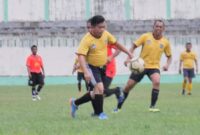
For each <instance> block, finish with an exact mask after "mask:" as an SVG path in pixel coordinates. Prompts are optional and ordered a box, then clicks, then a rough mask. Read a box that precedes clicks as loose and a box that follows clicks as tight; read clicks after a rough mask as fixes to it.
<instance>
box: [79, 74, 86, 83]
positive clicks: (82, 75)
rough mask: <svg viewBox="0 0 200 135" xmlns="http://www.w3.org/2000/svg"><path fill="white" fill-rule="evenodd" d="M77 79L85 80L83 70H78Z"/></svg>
mask: <svg viewBox="0 0 200 135" xmlns="http://www.w3.org/2000/svg"><path fill="white" fill-rule="evenodd" d="M77 80H78V81H79V82H80V81H81V80H85V78H84V73H83V72H77Z"/></svg>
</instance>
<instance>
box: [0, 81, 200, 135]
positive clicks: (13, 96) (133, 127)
mask: <svg viewBox="0 0 200 135" xmlns="http://www.w3.org/2000/svg"><path fill="white" fill-rule="evenodd" d="M180 88H181V84H162V85H161V92H160V96H159V100H158V104H157V106H158V107H159V108H160V109H161V112H159V113H152V112H148V106H149V104H150V95H151V85H150V84H139V85H138V86H137V87H136V88H135V90H134V91H132V92H131V94H130V95H129V97H128V99H127V100H126V102H125V104H124V106H123V108H122V111H121V112H119V113H118V114H113V113H112V110H113V108H114V107H115V106H116V99H115V96H112V97H109V98H107V99H105V102H104V111H105V112H106V113H107V115H108V117H109V119H108V120H103V121H102V120H99V119H97V118H94V117H91V116H90V114H91V113H92V107H91V104H90V103H88V104H84V105H82V106H80V107H79V110H78V111H77V117H76V119H72V118H71V117H70V116H69V102H68V100H69V98H70V97H72V96H73V97H78V96H79V95H78V90H77V88H76V85H52V86H50V85H49V86H45V87H44V89H43V91H42V93H41V98H42V100H41V101H37V102H33V101H32V100H31V90H30V88H29V87H26V86H0V135H199V132H200V129H199V127H200V105H199V102H200V91H199V88H200V84H198V83H195V84H194V85H193V91H192V95H191V96H188V95H185V96H182V95H180Z"/></svg>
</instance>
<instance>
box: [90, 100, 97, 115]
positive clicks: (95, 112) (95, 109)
mask: <svg viewBox="0 0 200 135" xmlns="http://www.w3.org/2000/svg"><path fill="white" fill-rule="evenodd" d="M91 103H92V107H93V110H94V114H97V106H96V104H95V99H92V100H91Z"/></svg>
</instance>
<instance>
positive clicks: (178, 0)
mask: <svg viewBox="0 0 200 135" xmlns="http://www.w3.org/2000/svg"><path fill="white" fill-rule="evenodd" d="M199 6H200V1H199V0H171V9H172V12H171V14H172V18H187V19H192V18H200V8H199Z"/></svg>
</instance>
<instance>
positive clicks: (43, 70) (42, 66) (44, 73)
mask: <svg viewBox="0 0 200 135" xmlns="http://www.w3.org/2000/svg"><path fill="white" fill-rule="evenodd" d="M41 68H42V74H43V77H44V78H45V72H44V66H41Z"/></svg>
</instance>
